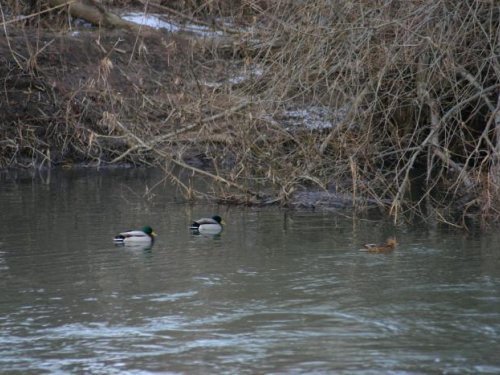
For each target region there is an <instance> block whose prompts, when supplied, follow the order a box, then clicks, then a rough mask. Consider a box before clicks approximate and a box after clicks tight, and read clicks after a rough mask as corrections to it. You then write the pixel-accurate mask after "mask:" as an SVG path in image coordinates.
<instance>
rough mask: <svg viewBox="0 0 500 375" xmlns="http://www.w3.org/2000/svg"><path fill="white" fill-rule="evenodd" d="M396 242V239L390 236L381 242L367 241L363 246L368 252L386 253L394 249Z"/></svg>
mask: <svg viewBox="0 0 500 375" xmlns="http://www.w3.org/2000/svg"><path fill="white" fill-rule="evenodd" d="M397 244H398V243H397V242H396V239H395V238H392V237H391V238H389V239H387V241H386V243H383V244H373V243H367V244H365V245H363V246H364V248H365V249H366V250H368V252H369V253H388V252H391V251H392V250H394V249H395V248H396V245H397Z"/></svg>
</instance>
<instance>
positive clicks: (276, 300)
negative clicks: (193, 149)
mask: <svg viewBox="0 0 500 375" xmlns="http://www.w3.org/2000/svg"><path fill="white" fill-rule="evenodd" d="M41 177H43V178H41ZM161 178H162V176H161V175H160V174H159V173H157V172H155V171H151V170H124V169H118V170H107V171H99V172H98V171H66V172H57V171H56V172H53V173H51V175H50V178H48V176H45V175H42V176H34V177H33V176H29V175H24V176H23V175H20V176H17V177H16V178H13V177H12V175H6V174H4V175H1V176H0V212H2V215H1V216H0V228H1V232H0V296H1V299H0V369H1V371H2V372H5V373H16V372H17V373H22V374H29V373H43V372H49V373H53V372H54V373H57V372H62V373H69V372H71V373H72V372H76V373H106V374H113V373H120V374H122V373H136V372H140V373H149V372H151V373H152V372H168V373H186V374H207V373H217V374H224V373H226V374H235V373H316V374H321V373H345V374H356V373H358V374H360V373H363V374H374V373H380V374H386V373H391V372H392V373H412V374H413V373H417V374H421V373H451V374H463V373H486V374H496V373H500V359H499V358H498V353H499V352H500V337H499V336H500V267H499V266H500V252H499V251H498V240H499V237H498V236H499V235H498V234H496V233H493V234H490V235H483V236H475V235H472V234H470V235H467V234H464V233H456V232H455V233H440V232H429V231H425V230H423V229H421V228H393V227H391V226H390V225H389V224H387V223H383V222H378V221H373V222H369V221H362V220H353V219H349V218H346V217H343V216H341V215H335V214H320V213H287V212H284V211H281V210H279V209H276V208H272V209H269V208H268V209H248V208H227V207H222V206H219V207H218V206H214V205H203V204H199V205H195V206H190V205H188V204H186V203H184V202H183V200H182V197H181V196H179V195H177V194H176V190H175V188H172V187H169V186H165V185H162V184H160V185H158V186H157V187H156V189H154V190H152V191H151V190H150V189H151V187H153V186H154V185H155V184H156V183H158V182H159V181H160V180H161ZM145 193H148V194H145ZM215 213H218V214H221V216H223V217H224V219H225V221H226V223H227V226H226V228H225V229H224V231H223V232H222V233H221V234H220V235H219V236H217V237H216V238H212V237H207V236H194V235H192V234H191V233H190V231H189V230H188V226H189V224H190V223H191V221H192V219H193V218H198V217H203V216H207V215H208V216H210V215H212V214H215ZM142 225H151V226H153V227H154V229H155V231H156V232H157V233H158V237H157V240H156V242H155V244H154V246H153V247H152V248H151V249H142V248H134V247H128V246H127V247H115V245H114V244H113V242H112V238H113V235H114V234H116V233H117V232H119V231H121V230H123V229H126V228H134V227H140V226H142ZM389 235H396V236H397V237H398V241H399V242H400V245H399V247H398V248H397V249H396V250H395V251H394V252H393V253H391V254H369V253H366V252H360V251H358V249H359V248H360V245H361V244H362V243H364V242H374V241H375V242H376V241H381V240H384V239H385V238H386V237H388V236H389Z"/></svg>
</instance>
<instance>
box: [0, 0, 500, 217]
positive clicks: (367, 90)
mask: <svg viewBox="0 0 500 375" xmlns="http://www.w3.org/2000/svg"><path fill="white" fill-rule="evenodd" d="M42 3H43V2H42ZM91 3H92V2H91ZM122 3H123V2H121V3H120V2H119V1H115V2H103V4H104V5H105V6H106V7H110V6H113V5H114V6H122V5H123V4H122ZM51 5H52V8H54V9H51V10H50V9H49V8H50V6H51ZM59 5H61V4H59ZM137 5H140V9H138V10H139V11H145V12H155V13H160V14H163V17H164V19H171V18H174V19H176V20H177V21H179V22H180V23H182V22H186V21H190V22H196V23H197V24H199V25H203V26H208V27H210V30H212V31H213V32H218V33H219V34H216V35H219V37H206V36H204V37H200V36H198V35H193V34H192V33H189V32H187V33H179V34H178V35H172V34H168V33H165V32H162V31H157V30H151V29H149V28H147V27H140V28H139V29H135V28H133V29H132V30H130V29H128V30H114V31H110V30H105V29H103V28H99V27H98V28H93V29H85V30H79V29H75V26H74V25H73V24H70V23H68V17H67V13H65V12H64V6H63V7H57V8H56V7H54V4H51V3H50V2H48V3H47V4H45V7H43V6H39V5H38V8H36V9H33V8H30V7H29V6H28V5H26V4H25V5H24V6H22V3H21V2H19V1H14V0H10V1H8V2H7V5H6V6H4V5H3V6H2V30H3V37H2V38H0V51H1V54H0V56H1V57H0V59H1V60H2V61H1V63H0V69H1V70H2V71H1V73H2V75H1V76H2V77H4V78H3V80H2V99H1V105H2V113H1V114H0V132H1V138H0V139H1V140H0V166H2V167H10V166H27V167H40V166H47V165H57V164H70V163H76V162H91V163H93V164H96V165H105V164H113V163H123V162H127V163H134V164H149V165H156V166H160V167H162V168H164V170H165V171H166V173H167V174H168V175H169V176H170V177H171V178H172V179H174V180H175V181H176V182H177V183H178V184H179V186H181V187H182V188H183V189H184V191H185V193H186V196H187V197H190V198H194V197H196V196H207V195H208V196H210V197H212V198H216V199H219V200H222V201H230V202H238V203H242V202H244V203H252V204H253V203H258V204H263V203H281V204H288V203H289V202H291V201H293V199H294V196H296V194H297V192H300V191H303V190H319V191H323V192H324V194H326V195H328V196H332V197H334V198H333V199H336V198H335V197H338V198H339V199H340V198H342V199H344V198H345V197H350V199H351V201H352V202H353V206H354V207H355V208H357V209H363V208H366V207H367V205H368V203H369V204H371V205H373V204H375V205H377V206H378V207H379V208H381V209H383V210H384V211H385V212H387V213H388V214H390V215H391V216H392V217H393V218H394V220H395V221H396V222H400V221H402V220H406V219H412V218H414V217H420V218H423V219H425V220H426V221H427V222H429V223H439V222H445V223H449V224H452V225H457V226H462V227H466V226H467V225H469V224H470V222H471V221H469V220H470V219H472V222H479V223H481V224H483V225H484V226H486V225H488V224H491V223H495V222H498V219H499V218H500V215H499V214H500V212H499V207H500V205H499V203H500V202H499V186H500V185H499V184H500V164H499V163H500V161H499V152H500V94H499V93H500V62H499V59H500V57H499V56H500V21H499V20H500V10H499V7H498V4H497V3H496V2H495V1H494V0H491V1H472V0H471V1H460V2H456V1H451V0H437V1H435V0H419V1H417V0H415V1H397V0H392V1H383V2H382V1H365V0H358V1H335V2H334V4H332V2H331V1H327V0H320V1H315V2H302V1H295V0H287V1H281V2H265V1H246V2H241V3H239V2H224V1H191V2H178V3H176V2H173V3H172V2H162V1H154V2H153V1H151V2H148V1H140V2H137ZM101 6H103V5H101ZM119 11H120V9H119V8H115V12H116V13H119ZM16 12H17V13H16ZM26 12H32V13H31V17H26V18H23V19H19V18H17V19H16V18H14V16H16V15H19V14H23V15H25V16H26V15H27V14H28V13H26ZM225 16H231V17H232V18H231V19H232V20H235V19H236V20H238V24H231V25H229V24H227V23H224V22H223V20H224V18H223V17H225ZM14 21H15V22H14ZM48 24H51V25H52V26H51V27H48V26H47V25H48ZM55 25H57V27H56V26H55ZM101 26H104V25H101ZM311 107H320V108H324V109H326V111H327V112H326V113H328V115H327V117H328V118H329V120H331V121H330V125H331V126H329V127H324V128H318V129H313V128H311V127H307V126H286V123H287V121H286V116H287V113H289V112H290V110H293V109H304V108H305V109H307V108H311ZM340 114H341V115H340ZM306 120H307V119H306ZM306 125H307V124H306ZM191 175H202V176H204V177H205V178H206V179H207V180H208V181H210V188H209V189H208V190H204V191H201V190H200V189H196V188H195V187H194V186H195V185H194V184H193V183H192V181H191V179H190V178H189V176H191Z"/></svg>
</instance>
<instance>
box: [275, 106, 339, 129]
mask: <svg viewBox="0 0 500 375" xmlns="http://www.w3.org/2000/svg"><path fill="white" fill-rule="evenodd" d="M346 115H347V108H343V107H342V108H338V109H332V108H328V107H319V106H317V107H309V108H306V109H295V110H284V111H283V112H282V113H281V114H279V116H275V120H277V121H278V122H279V123H281V124H282V125H283V126H285V128H287V129H291V128H294V127H305V128H308V129H314V130H318V129H329V128H333V127H335V126H337V125H338V124H339V123H340V122H342V120H344V118H345V116H346ZM276 117H279V118H276Z"/></svg>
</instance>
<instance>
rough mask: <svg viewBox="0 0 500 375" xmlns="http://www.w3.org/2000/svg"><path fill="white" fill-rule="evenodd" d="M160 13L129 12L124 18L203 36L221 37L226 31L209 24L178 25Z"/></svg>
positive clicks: (155, 27)
mask: <svg viewBox="0 0 500 375" xmlns="http://www.w3.org/2000/svg"><path fill="white" fill-rule="evenodd" d="M161 17H162V16H161V15H159V14H144V13H127V14H124V15H122V18H123V19H124V20H127V21H129V22H133V23H136V24H138V25H144V26H149V27H152V28H154V29H162V30H167V31H169V32H172V33H178V32H190V33H193V34H196V35H199V36H203V37H210V38H213V37H220V36H223V35H224V33H223V32H222V31H213V30H211V29H210V28H209V27H208V26H200V25H195V24H184V25H178V24H175V23H173V22H169V21H165V20H163V19H162V18H161Z"/></svg>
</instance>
